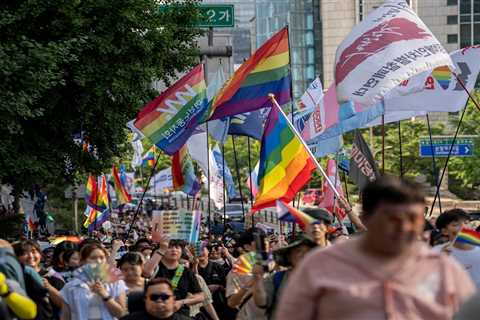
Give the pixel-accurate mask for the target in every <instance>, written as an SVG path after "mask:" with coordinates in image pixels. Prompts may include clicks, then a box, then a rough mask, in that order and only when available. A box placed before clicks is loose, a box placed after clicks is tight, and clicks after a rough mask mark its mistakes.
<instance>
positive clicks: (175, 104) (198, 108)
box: [133, 64, 208, 155]
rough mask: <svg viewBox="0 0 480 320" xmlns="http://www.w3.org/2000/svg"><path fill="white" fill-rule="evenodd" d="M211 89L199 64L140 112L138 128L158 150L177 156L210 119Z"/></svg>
mask: <svg viewBox="0 0 480 320" xmlns="http://www.w3.org/2000/svg"><path fill="white" fill-rule="evenodd" d="M207 113H208V100H207V86H206V84H205V79H204V70H203V64H199V65H198V66H196V67H195V68H194V69H193V70H192V71H190V72H189V73H188V74H187V75H185V76H184V77H183V78H181V79H180V80H178V81H177V82H176V83H175V84H174V85H173V86H171V87H170V88H168V89H167V90H166V91H164V92H163V93H162V94H161V95H159V96H158V97H156V98H155V99H154V100H152V101H150V102H149V103H148V104H147V105H146V106H144V107H143V109H142V110H141V111H140V112H139V114H138V116H137V118H136V120H135V121H134V123H133V125H134V127H135V128H136V129H137V130H138V131H140V132H141V134H143V135H144V136H145V137H147V138H148V139H150V141H151V142H152V143H153V144H155V145H156V146H157V147H159V148H160V149H162V150H163V151H165V152H166V153H168V154H169V155H173V154H174V153H175V152H177V151H178V150H179V149H180V148H181V147H182V146H183V145H184V144H185V142H186V141H187V139H188V138H189V137H190V136H191V135H192V134H193V132H194V130H195V128H196V127H197V126H198V125H199V124H200V123H201V122H203V121H205V120H206V117H207Z"/></svg>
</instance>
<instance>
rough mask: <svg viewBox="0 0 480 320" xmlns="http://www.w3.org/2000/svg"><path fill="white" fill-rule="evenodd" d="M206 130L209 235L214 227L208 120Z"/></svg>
mask: <svg viewBox="0 0 480 320" xmlns="http://www.w3.org/2000/svg"><path fill="white" fill-rule="evenodd" d="M205 131H206V134H207V213H208V223H207V225H208V235H209V236H210V234H211V233H212V228H211V226H212V225H211V220H212V216H211V208H210V148H209V143H208V121H207V122H205Z"/></svg>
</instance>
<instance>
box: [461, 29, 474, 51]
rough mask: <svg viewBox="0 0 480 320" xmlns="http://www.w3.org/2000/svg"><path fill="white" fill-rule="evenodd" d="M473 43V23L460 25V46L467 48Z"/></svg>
mask: <svg viewBox="0 0 480 320" xmlns="http://www.w3.org/2000/svg"><path fill="white" fill-rule="evenodd" d="M471 45H472V25H471V24H461V25H460V48H465V47H468V46H471Z"/></svg>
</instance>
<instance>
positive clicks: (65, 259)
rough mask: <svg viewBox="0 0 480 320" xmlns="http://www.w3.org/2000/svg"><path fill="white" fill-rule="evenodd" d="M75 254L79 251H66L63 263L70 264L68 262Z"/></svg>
mask: <svg viewBox="0 0 480 320" xmlns="http://www.w3.org/2000/svg"><path fill="white" fill-rule="evenodd" d="M75 252H78V251H77V250H74V249H69V250H67V251H65V253H64V254H63V262H64V263H68V261H69V260H70V258H71V257H72V256H73V255H74V254H75Z"/></svg>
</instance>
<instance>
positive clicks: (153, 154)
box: [142, 145, 157, 168]
mask: <svg viewBox="0 0 480 320" xmlns="http://www.w3.org/2000/svg"><path fill="white" fill-rule="evenodd" d="M156 159H157V147H155V145H153V146H151V147H150V149H148V151H147V152H146V153H145V155H144V156H143V158H142V165H143V166H144V167H150V168H153V167H154V166H155V160H156Z"/></svg>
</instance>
